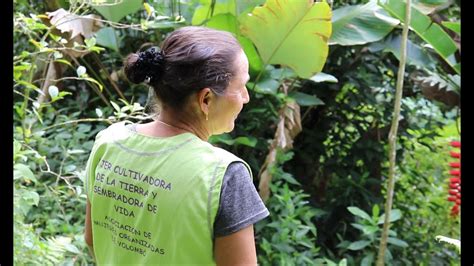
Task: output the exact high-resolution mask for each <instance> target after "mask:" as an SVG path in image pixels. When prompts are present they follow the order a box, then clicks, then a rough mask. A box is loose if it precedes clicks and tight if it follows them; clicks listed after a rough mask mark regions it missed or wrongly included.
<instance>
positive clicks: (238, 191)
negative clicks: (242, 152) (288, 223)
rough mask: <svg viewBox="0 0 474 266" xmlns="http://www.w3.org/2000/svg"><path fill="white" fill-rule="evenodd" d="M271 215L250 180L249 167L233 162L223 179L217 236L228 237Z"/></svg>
mask: <svg viewBox="0 0 474 266" xmlns="http://www.w3.org/2000/svg"><path fill="white" fill-rule="evenodd" d="M268 215H270V213H269V212H268V210H267V208H266V207H265V205H264V204H263V202H262V200H261V198H260V195H259V194H258V192H257V190H256V189H255V186H254V184H253V182H252V179H251V178H250V173H249V171H248V169H247V167H246V166H245V165H244V164H243V163H241V162H233V163H231V164H230V165H229V166H228V167H227V170H226V172H225V174H224V178H223V180H222V189H221V199H220V203H219V209H218V210H217V216H216V220H215V221H214V237H218V236H226V235H229V234H232V233H234V232H237V231H239V230H241V229H244V228H245V227H247V226H249V225H251V224H255V223H256V222H258V221H260V220H262V219H263V218H265V217H267V216H268Z"/></svg>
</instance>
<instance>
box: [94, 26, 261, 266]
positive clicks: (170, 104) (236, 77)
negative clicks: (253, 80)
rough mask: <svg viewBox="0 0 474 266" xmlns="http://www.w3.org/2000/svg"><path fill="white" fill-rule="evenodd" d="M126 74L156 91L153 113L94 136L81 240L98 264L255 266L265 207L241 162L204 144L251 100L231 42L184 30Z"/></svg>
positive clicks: (244, 68) (130, 63) (128, 65)
mask: <svg viewBox="0 0 474 266" xmlns="http://www.w3.org/2000/svg"><path fill="white" fill-rule="evenodd" d="M124 71H125V74H126V75H127V77H128V79H129V80H130V81H131V82H133V83H137V84H138V83H141V82H146V83H148V84H149V85H150V86H151V87H152V88H153V89H154V92H155V94H156V96H157V100H158V102H159V104H160V107H161V108H160V109H161V111H160V113H159V115H157V116H156V119H155V120H154V121H153V122H150V123H147V124H138V125H136V124H132V125H125V124H123V123H117V124H114V125H112V126H110V127H109V128H107V129H105V130H103V131H101V132H100V133H99V134H98V135H97V137H96V141H95V144H94V147H93V149H92V152H91V155H90V158H89V161H88V163H87V169H86V173H87V177H86V182H85V186H86V191H87V195H88V200H87V210H86V229H85V240H86V242H87V244H88V245H89V247H90V248H91V250H92V253H93V254H94V256H95V258H96V262H97V264H99V265H101V264H110V265H116V264H128V265H130V264H133V265H145V264H160V265H161V264H194V265H204V264H205V265H214V264H217V265H237V264H253V265H255V264H256V263H257V260H256V251H255V241H254V232H253V224H254V223H256V222H257V221H259V220H261V219H263V218H265V217H266V216H268V215H269V213H268V210H267V209H266V208H265V206H264V205H263V203H262V201H261V199H260V197H259V195H258V193H257V191H256V190H255V187H254V185H253V183H252V174H251V170H250V167H249V166H248V165H247V163H245V162H244V161H243V160H241V159H240V158H238V157H236V156H235V155H233V154H231V153H229V152H227V151H225V150H223V149H220V148H217V147H214V146H212V145H210V144H209V143H208V142H207V140H208V138H209V137H210V136H211V135H216V134H222V133H225V132H230V131H232V130H233V128H234V121H235V119H236V118H237V115H238V114H239V113H240V111H241V110H242V107H243V105H244V104H246V103H248V101H249V94H248V92H247V89H246V87H245V84H246V83H247V81H248V79H249V75H248V60H247V58H246V56H245V54H244V52H243V50H242V48H241V47H240V45H239V43H238V41H237V40H236V39H235V38H234V37H233V36H232V35H231V34H229V33H227V32H223V31H218V30H212V29H208V28H204V27H183V28H180V29H178V30H176V31H174V32H172V33H171V34H170V35H169V36H168V37H167V38H166V39H165V40H164V42H163V44H162V47H161V50H159V49H157V48H150V49H149V50H147V51H145V52H140V53H137V54H131V55H129V56H128V57H127V58H126V60H125V66H124Z"/></svg>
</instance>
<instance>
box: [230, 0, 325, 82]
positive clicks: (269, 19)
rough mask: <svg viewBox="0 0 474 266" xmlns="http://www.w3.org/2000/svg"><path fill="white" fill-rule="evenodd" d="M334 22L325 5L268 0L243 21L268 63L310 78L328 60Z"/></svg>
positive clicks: (243, 30)
mask: <svg viewBox="0 0 474 266" xmlns="http://www.w3.org/2000/svg"><path fill="white" fill-rule="evenodd" d="M330 19H331V10H330V8H329V5H328V4H327V3H325V2H316V3H314V4H312V3H310V2H307V1H297V2H294V1H288V0H283V1H276V0H268V1H267V2H266V3H265V5H263V6H262V7H256V8H255V9H254V10H253V11H252V13H251V14H248V15H246V16H242V17H241V18H240V19H239V20H240V23H241V32H242V33H243V35H245V36H246V37H248V38H249V39H250V40H252V41H253V43H254V44H255V46H256V47H257V49H258V52H259V54H260V56H261V57H262V61H263V62H264V64H281V65H285V66H288V67H290V68H292V69H293V70H294V71H295V72H296V73H297V74H298V75H299V76H300V77H304V78H309V77H311V76H312V75H314V74H316V73H317V72H320V71H321V69H322V68H323V66H324V62H325V61H326V57H327V54H328V44H327V40H328V38H329V36H330V34H331V28H332V27H331V23H330Z"/></svg>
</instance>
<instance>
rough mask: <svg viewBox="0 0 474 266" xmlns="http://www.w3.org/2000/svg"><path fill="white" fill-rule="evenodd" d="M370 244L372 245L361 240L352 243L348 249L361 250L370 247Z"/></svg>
mask: <svg viewBox="0 0 474 266" xmlns="http://www.w3.org/2000/svg"><path fill="white" fill-rule="evenodd" d="M369 244H370V241H367V240H360V241H356V242H352V243H351V244H350V245H349V246H348V247H347V249H350V250H361V249H363V248H365V247H366V246H368V245H369Z"/></svg>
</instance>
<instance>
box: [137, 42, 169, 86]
mask: <svg viewBox="0 0 474 266" xmlns="http://www.w3.org/2000/svg"><path fill="white" fill-rule="evenodd" d="M137 64H138V66H139V67H140V68H141V69H142V70H143V73H145V82H147V83H149V82H152V81H154V80H156V79H157V78H159V77H160V76H161V75H162V74H163V71H164V65H165V57H164V54H163V52H162V51H161V50H158V49H157V48H156V47H151V48H150V49H148V50H146V51H143V52H140V53H139V54H138V60H137Z"/></svg>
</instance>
